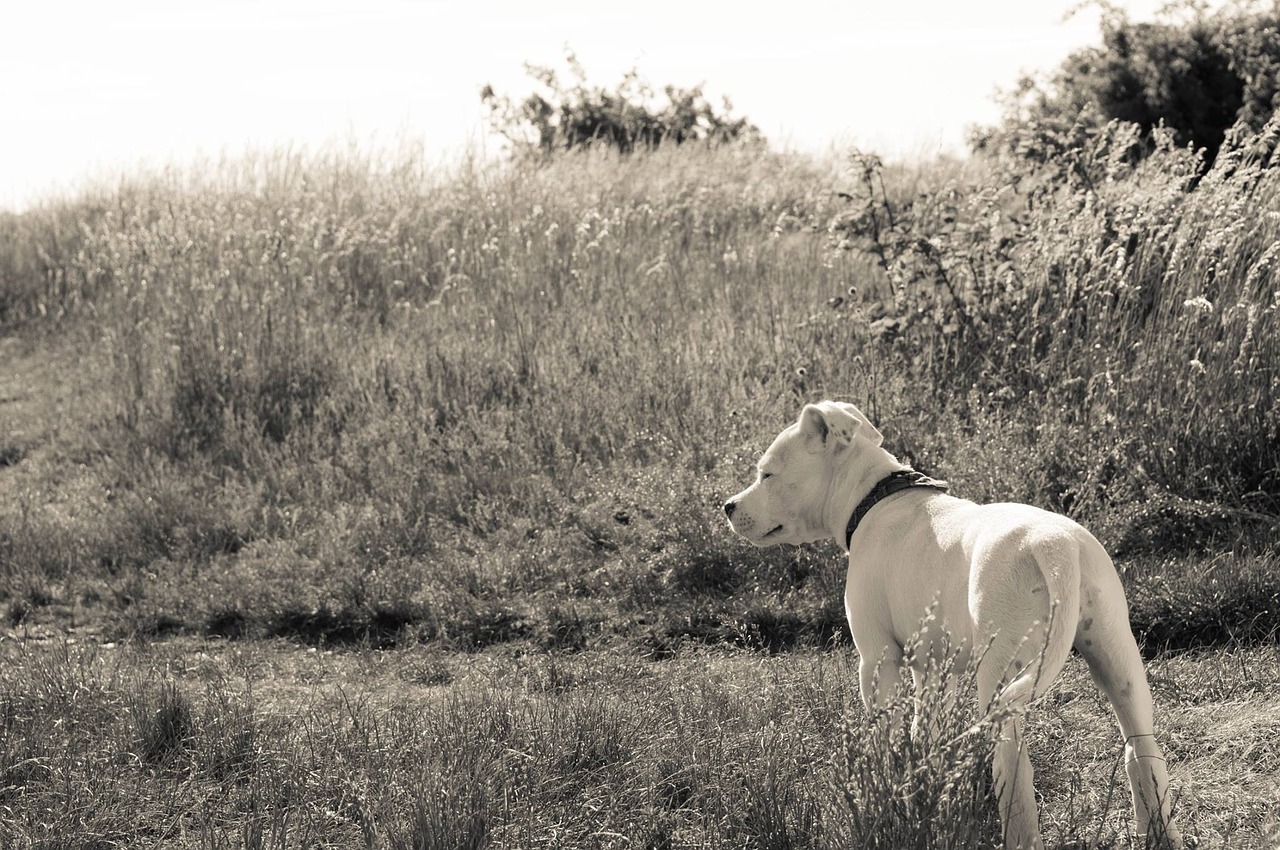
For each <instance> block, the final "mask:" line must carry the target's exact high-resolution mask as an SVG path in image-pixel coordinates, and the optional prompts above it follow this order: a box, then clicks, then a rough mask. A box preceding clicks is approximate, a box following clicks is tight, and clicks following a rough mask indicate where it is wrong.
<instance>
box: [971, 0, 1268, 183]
mask: <svg viewBox="0 0 1280 850" xmlns="http://www.w3.org/2000/svg"><path fill="white" fill-rule="evenodd" d="M1083 5H1086V6H1094V7H1097V8H1099V9H1100V10H1101V11H1102V20H1101V29H1102V33H1101V34H1102V44H1101V45H1099V46H1095V47H1086V48H1083V49H1081V50H1077V51H1075V52H1074V53H1072V54H1071V55H1069V56H1068V57H1067V58H1066V59H1065V60H1064V61H1063V62H1062V63H1061V64H1060V65H1059V66H1058V68H1057V69H1056V70H1055V71H1053V72H1052V73H1051V74H1050V75H1049V76H1048V77H1047V79H1043V80H1036V79H1034V78H1032V77H1029V76H1028V77H1024V78H1023V79H1022V80H1020V81H1019V83H1018V86H1017V87H1016V88H1015V90H1014V91H1013V92H1011V93H1009V94H1008V95H1006V98H1005V101H1006V103H1005V113H1006V114H1005V118H1004V121H1003V123H1002V124H1001V125H999V126H998V127H986V128H979V129H976V130H975V131H974V132H973V133H972V134H971V137H970V144H971V146H972V147H973V148H974V149H975V150H990V149H996V148H1004V149H1009V150H1015V151H1025V150H1026V148H1025V146H1024V142H1025V137H1026V134H1027V132H1028V131H1032V132H1035V133H1036V134H1037V135H1038V136H1040V137H1041V138H1045V139H1050V138H1069V137H1071V136H1073V135H1079V134H1080V133H1081V132H1082V131H1088V130H1095V129H1097V128H1100V127H1102V126H1105V125H1106V124H1107V123H1108V122H1110V121H1117V120H1118V121H1123V122H1128V123H1132V124H1136V125H1137V126H1138V127H1140V128H1141V130H1142V131H1143V133H1144V134H1145V135H1144V145H1143V146H1141V147H1139V148H1137V149H1135V151H1134V153H1135V154H1138V153H1145V152H1149V151H1150V149H1151V145H1152V144H1153V136H1152V135H1151V134H1153V133H1154V132H1155V131H1156V130H1157V129H1158V128H1160V127H1162V126H1163V127H1167V128H1169V130H1170V131H1171V132H1172V141H1173V143H1174V144H1175V145H1176V146H1178V147H1186V146H1191V147H1192V148H1193V149H1194V150H1203V151H1204V157H1205V162H1206V163H1209V164H1211V163H1212V162H1213V160H1214V158H1215V157H1216V156H1217V153H1218V149H1219V148H1220V147H1221V146H1222V145H1223V143H1224V141H1225V140H1226V138H1227V136H1228V134H1229V133H1230V132H1232V128H1233V127H1234V126H1235V125H1236V124H1237V123H1239V124H1240V127H1241V129H1238V130H1237V131H1236V132H1237V133H1239V132H1244V133H1248V132H1257V131H1258V130H1261V129H1262V127H1263V125H1264V124H1266V122H1267V120H1268V119H1269V118H1270V117H1271V115H1272V113H1273V112H1274V111H1275V109H1276V107H1277V105H1278V100H1277V96H1278V95H1280V4H1275V3H1272V4H1259V3H1250V2H1241V3H1232V4H1228V5H1227V6H1225V7H1224V8H1222V9H1219V10H1217V11H1215V12H1213V13H1208V12H1206V11H1205V8H1204V5H1203V4H1201V3H1197V2H1195V0H1184V2H1181V3H1174V4H1170V5H1169V6H1168V7H1166V8H1164V9H1163V10H1161V12H1160V13H1159V15H1158V18H1157V20H1155V21H1152V22H1142V21H1134V20H1131V19H1130V18H1129V17H1128V13H1127V12H1126V11H1125V10H1124V9H1122V8H1120V7H1118V6H1116V5H1114V4H1112V3H1109V2H1106V0H1096V2H1091V3H1085V4H1083Z"/></svg>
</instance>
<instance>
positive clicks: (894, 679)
mask: <svg viewBox="0 0 1280 850" xmlns="http://www.w3.org/2000/svg"><path fill="white" fill-rule="evenodd" d="M858 653H859V658H858V690H859V691H860V692H861V694H862V704H863V706H865V707H866V709H867V711H868V712H871V711H875V710H877V709H884V708H887V707H888V706H889V704H890V702H891V701H892V700H893V698H894V696H895V695H896V694H897V693H898V691H899V689H900V688H901V685H902V650H901V649H899V648H898V647H895V646H892V645H890V646H886V647H884V649H882V650H881V651H880V654H879V655H874V656H873V655H871V654H870V652H863V651H862V650H861V649H859V650H858Z"/></svg>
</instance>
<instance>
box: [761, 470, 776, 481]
mask: <svg viewBox="0 0 1280 850" xmlns="http://www.w3.org/2000/svg"><path fill="white" fill-rule="evenodd" d="M772 477H773V473H772V472H763V471H762V472H761V473H760V480H761V481H767V480H769V479H770V478H772Z"/></svg>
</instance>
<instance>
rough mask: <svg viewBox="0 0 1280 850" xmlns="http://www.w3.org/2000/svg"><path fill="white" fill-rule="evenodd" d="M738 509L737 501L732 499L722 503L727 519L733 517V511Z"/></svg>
mask: <svg viewBox="0 0 1280 850" xmlns="http://www.w3.org/2000/svg"><path fill="white" fill-rule="evenodd" d="M737 509H738V503H737V502H736V501H734V500H733V499H730V500H729V501H727V502H725V503H724V515H725V516H727V517H728V518H729V519H733V512H734V511H736V510H737Z"/></svg>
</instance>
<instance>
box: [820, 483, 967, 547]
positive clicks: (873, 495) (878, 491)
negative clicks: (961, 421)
mask: <svg viewBox="0 0 1280 850" xmlns="http://www.w3.org/2000/svg"><path fill="white" fill-rule="evenodd" d="M908 487H925V488H927V489H929V490H938V491H945V490H946V489H947V487H948V484H947V482H945V481H936V480H934V479H933V478H930V477H929V476H927V475H924V474H922V473H919V472H916V471H915V470H914V469H899V470H898V471H897V472H891V473H889V474H888V475H886V476H885V477H884V478H881V479H880V481H879V482H878V483H877V484H876V486H874V487H872V488H871V492H870V493H868V494H867V497H866V498H865V499H863V500H862V501H861V502H859V503H858V506H857V507H856V508H854V509H853V516H851V517H849V524H848V525H847V526H845V529H844V548H846V549H848V548H849V544H850V543H851V542H853V532H854V531H855V530H857V528H858V523H860V522H862V518H863V517H864V516H866V515H867V511H869V510H871V509H872V508H874V507H875V506H876V502H879V501H880V500H881V499H883V498H884V497H885V496H891V495H893V494H894V493H896V492H898V491H899V490H906V489H907V488H908Z"/></svg>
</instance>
